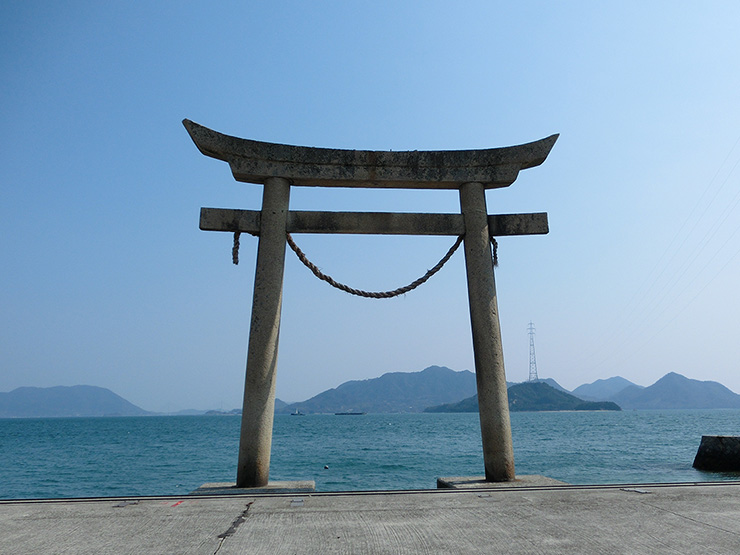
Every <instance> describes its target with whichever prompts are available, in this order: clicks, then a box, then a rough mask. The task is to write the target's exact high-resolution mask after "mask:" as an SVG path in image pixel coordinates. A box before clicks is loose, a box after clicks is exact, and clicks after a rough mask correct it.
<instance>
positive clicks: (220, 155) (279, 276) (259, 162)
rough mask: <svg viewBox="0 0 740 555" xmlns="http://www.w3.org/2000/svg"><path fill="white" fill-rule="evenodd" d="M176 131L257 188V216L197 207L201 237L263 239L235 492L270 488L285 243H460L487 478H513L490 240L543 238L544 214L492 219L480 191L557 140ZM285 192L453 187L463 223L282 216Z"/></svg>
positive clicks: (443, 218) (439, 217)
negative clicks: (359, 145) (406, 238)
mask: <svg viewBox="0 0 740 555" xmlns="http://www.w3.org/2000/svg"><path fill="white" fill-rule="evenodd" d="M183 124H184V125H185V128H186V129H187V131H188V133H190V137H191V138H192V139H193V142H195V145H196V146H197V147H198V149H199V150H200V151H201V152H202V153H203V154H205V155H206V156H211V157H213V158H216V159H218V160H223V161H225V162H228V164H229V166H230V168H231V171H232V173H233V175H234V178H235V179H236V180H237V181H243V182H246V183H256V184H262V185H263V196H262V210H261V211H251V210H233V209H215V208H202V209H201V217H200V228H201V229H203V230H209V231H229V232H246V233H251V234H254V235H258V236H259V246H258V248H257V267H256V273H255V279H254V296H253V300H252V318H251V327H250V332H249V346H248V350H247V369H246V380H245V385H244V404H243V409H242V420H241V435H240V443H239V462H238V469H237V479H236V487H238V488H247V487H264V486H266V485H267V484H268V478H269V471H270V449H271V445H272V427H273V416H274V410H275V375H276V370H277V356H278V337H279V332H280V312H281V304H282V291H283V269H284V264H285V245H286V237H287V234H288V233H364V234H393V235H452V236H455V235H458V236H459V235H464V249H465V267H466V272H467V281H468V299H469V305H470V322H471V328H472V334H473V351H474V356H475V375H476V384H477V390H478V407H479V413H480V426H481V436H482V443H483V463H484V467H485V479H486V481H489V482H506V481H511V480H514V479H515V473H514V451H513V447H512V440H511V425H510V420H509V404H508V395H507V391H506V374H505V372H504V358H503V349H502V345H501V330H500V323H499V316H498V306H497V300H496V283H495V279H494V273H493V264H492V258H491V240H492V238H493V237H495V236H506V235H531V234H545V233H547V232H548V224H547V214H546V213H538V214H507V215H488V211H487V208H486V197H485V192H486V190H487V189H493V188H500V187H508V186H509V185H511V184H512V183H513V182H514V181H515V180H516V178H517V176H518V174H519V171H520V170H523V169H527V168H531V167H534V166H538V165H540V164H542V163H543V162H544V161H545V159H546V158H547V155H548V154H549V153H550V150H551V149H552V147H553V145H554V144H555V141H556V140H557V138H558V135H552V136H550V137H547V138H545V139H541V140H539V141H535V142H532V143H527V144H523V145H517V146H511V147H504V148H492V149H483V150H445V151H408V152H393V151H362V150H337V149H327V148H313V147H301V146H290V145H282V144H274V143H265V142H260V141H252V140H247V139H240V138H237V137H231V136H228V135H224V134H221V133H218V132H216V131H213V130H211V129H208V128H207V127H203V126H201V125H198V124H197V123H194V122H192V121H190V120H187V119H186V120H184V121H183ZM293 186H298V187H301V186H308V187H370V188H404V189H458V190H459V192H460V214H401V213H383V212H298V211H290V210H289V200H290V189H291V187H293Z"/></svg>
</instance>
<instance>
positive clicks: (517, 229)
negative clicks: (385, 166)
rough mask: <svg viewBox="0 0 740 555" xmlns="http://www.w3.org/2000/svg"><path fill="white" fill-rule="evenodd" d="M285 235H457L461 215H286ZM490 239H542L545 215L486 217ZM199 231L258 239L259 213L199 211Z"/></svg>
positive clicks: (461, 228) (461, 226)
mask: <svg viewBox="0 0 740 555" xmlns="http://www.w3.org/2000/svg"><path fill="white" fill-rule="evenodd" d="M287 226H288V229H287V231H288V233H356V234H360V233H362V234H371V235H461V234H463V233H465V223H464V221H463V216H462V214H416V213H403V212H303V211H293V210H291V211H290V212H288V223H287ZM488 228H489V232H490V235H491V236H492V237H504V236H511V235H545V234H547V233H548V231H549V227H548V224H547V213H545V212H539V213H535V214H493V215H490V216H488ZM200 229H202V230H203V231H232V232H233V231H241V232H243V233H251V234H252V235H259V233H260V212H259V211H257V210H237V209H232V208H201V209H200Z"/></svg>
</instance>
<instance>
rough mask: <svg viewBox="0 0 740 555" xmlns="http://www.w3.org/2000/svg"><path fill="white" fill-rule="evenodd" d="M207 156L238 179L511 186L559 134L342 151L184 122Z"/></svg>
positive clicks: (374, 185) (323, 183)
mask: <svg viewBox="0 0 740 555" xmlns="http://www.w3.org/2000/svg"><path fill="white" fill-rule="evenodd" d="M183 125H185V128H186V129H187V131H188V133H189V134H190V137H191V138H192V139H193V142H194V143H195V145H196V146H197V147H198V150H200V151H201V152H202V153H203V154H205V155H206V156H210V157H212V158H216V159H218V160H223V161H225V162H228V163H229V166H230V167H231V172H232V173H233V175H234V178H235V179H236V180H237V181H243V182H246V183H264V182H265V181H266V180H267V179H268V178H270V177H283V178H286V179H288V180H289V181H290V183H291V184H292V185H300V186H312V187H366V188H397V189H457V188H459V187H460V185H461V184H462V183H468V182H478V183H482V184H483V186H484V187H485V188H486V189H494V188H499V187H508V186H509V185H511V184H512V183H513V182H514V180H516V178H517V176H518V175H519V170H523V169H527V168H532V167H534V166H539V165H540V164H542V163H543V162H544V161H545V159H546V158H547V155H548V154H549V153H550V150H551V149H552V147H553V145H554V144H555V141H556V140H557V138H558V135H551V136H549V137H547V138H544V139H540V140H539V141H534V142H531V143H526V144H523V145H516V146H509V147H503V148H488V149H480V150H438V151H433V150H426V151H425V150H413V151H399V152H396V151H377V150H341V149H332V148H315V147H306V146H291V145H283V144H276V143H265V142H261V141H252V140H249V139H241V138H238V137H232V136H230V135H224V134H223V133H218V132H217V131H213V130H212V129H208V128H207V127H203V126H202V125H199V124H197V123H195V122H192V121H190V120H188V119H185V120H183Z"/></svg>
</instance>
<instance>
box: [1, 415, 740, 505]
mask: <svg viewBox="0 0 740 555" xmlns="http://www.w3.org/2000/svg"><path fill="white" fill-rule="evenodd" d="M511 420H512V430H513V434H514V455H515V458H516V470H517V474H544V475H546V476H550V477H552V478H557V479H559V480H563V481H565V482H568V483H571V484H595V483H627V482H632V483H646V482H685V481H718V480H737V479H740V475H738V474H719V473H705V472H699V471H696V470H694V469H693V468H692V467H691V463H692V462H693V459H694V455H695V454H696V449H697V448H698V446H699V441H700V439H701V436H702V434H716V435H738V434H740V410H714V411H699V410H693V411H624V412H548V413H512V415H511ZM238 436H239V418H238V417H233V416H179V417H178V416H163V417H144V418H60V419H0V453H2V457H1V458H0V498H3V499H30V498H58V497H94V496H119V495H121V496H129V495H130V496H143V495H165V494H168V495H179V494H185V493H188V492H190V491H192V490H194V489H195V488H197V487H198V486H200V485H201V484H203V483H205V482H218V481H233V480H234V476H235V471H236V462H237V461H236V458H237V447H238ZM325 465H328V467H329V468H328V469H324V466H325ZM482 473H483V454H482V450H481V446H480V431H479V425H478V415H477V414H368V415H365V416H334V415H309V416H305V417H293V416H287V415H286V416H283V415H279V416H276V418H275V429H274V437H273V451H272V464H271V473H270V478H271V479H274V480H281V479H282V480H287V479H296V480H298V479H304V480H305V479H311V480H315V481H316V488H317V490H320V491H344V490H378V489H389V490H390V489H424V488H434V487H435V486H436V477H437V476H461V475H481V474H482Z"/></svg>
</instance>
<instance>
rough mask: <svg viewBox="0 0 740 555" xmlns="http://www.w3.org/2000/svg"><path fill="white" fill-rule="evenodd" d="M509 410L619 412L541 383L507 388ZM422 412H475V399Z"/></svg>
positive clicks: (614, 405)
mask: <svg viewBox="0 0 740 555" xmlns="http://www.w3.org/2000/svg"><path fill="white" fill-rule="evenodd" d="M509 410H510V411H512V412H516V411H560V410H620V408H619V406H618V405H617V404H615V403H612V402H608V401H602V402H591V401H584V400H583V399H579V398H578V397H575V396H574V395H571V394H570V393H566V392H565V391H559V390H557V389H555V388H554V387H552V386H550V385H548V384H546V383H544V382H524V383H520V384H516V385H512V386H511V387H509ZM425 412H478V397H477V395H474V396H472V397H468V398H467V399H464V400H462V401H460V402H459V403H451V404H445V405H438V406H434V407H429V408H427V409H426V410H425Z"/></svg>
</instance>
